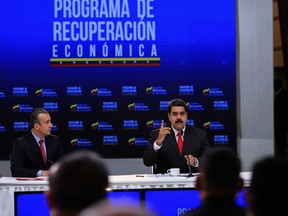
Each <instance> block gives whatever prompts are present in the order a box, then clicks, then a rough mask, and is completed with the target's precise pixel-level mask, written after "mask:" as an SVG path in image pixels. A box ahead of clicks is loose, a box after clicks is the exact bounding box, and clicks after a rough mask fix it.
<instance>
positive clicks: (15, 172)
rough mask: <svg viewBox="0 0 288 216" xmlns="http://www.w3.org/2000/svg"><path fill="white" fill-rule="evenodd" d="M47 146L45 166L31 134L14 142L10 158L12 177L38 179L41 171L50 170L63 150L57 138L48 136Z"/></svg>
mask: <svg viewBox="0 0 288 216" xmlns="http://www.w3.org/2000/svg"><path fill="white" fill-rule="evenodd" d="M45 144H46V152H47V163H46V164H44V161H43V157H42V154H41V151H40V148H39V146H38V144H37V142H36V140H35V138H34V137H33V135H32V133H31V132H29V133H27V134H25V135H24V136H22V137H20V138H18V139H16V140H14V142H13V148H12V154H11V156H10V162H11V167H10V168H11V173H12V176H13V177H36V176H37V172H38V171H39V170H48V169H49V168H50V166H51V165H52V164H53V163H54V162H55V161H57V160H58V159H59V158H60V157H61V156H62V155H63V148H62V145H61V142H60V139H59V138H58V137H57V136H55V135H48V136H46V137H45Z"/></svg>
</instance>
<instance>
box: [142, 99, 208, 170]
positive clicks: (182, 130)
mask: <svg viewBox="0 0 288 216" xmlns="http://www.w3.org/2000/svg"><path fill="white" fill-rule="evenodd" d="M187 116H188V107H187V105H186V102H185V101H183V100H181V99H174V100H172V101H170V102H169V105H168V119H169V121H170V124H171V125H168V126H164V121H163V120H162V123H161V127H160V129H156V130H153V131H151V132H150V135H149V143H148V146H147V147H146V149H145V150H144V155H143V162H144V164H145V165H146V166H154V167H155V170H154V172H155V173H166V172H167V169H170V168H180V173H189V168H188V164H190V165H191V171H192V172H198V167H199V163H200V158H201V156H202V155H203V153H204V152H205V151H206V150H208V149H209V148H210V146H209V142H208V139H207V133H206V131H204V130H202V129H200V128H196V127H191V126H189V125H187V124H186V121H187ZM179 139H181V140H182V146H181V144H180V146H181V147H179V146H178V144H177V143H178V140H179Z"/></svg>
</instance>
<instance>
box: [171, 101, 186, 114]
mask: <svg viewBox="0 0 288 216" xmlns="http://www.w3.org/2000/svg"><path fill="white" fill-rule="evenodd" d="M173 106H182V107H184V108H185V112H188V107H187V104H186V102H185V101H183V100H181V99H178V98H177V99H174V100H171V101H170V102H169V104H168V113H171V109H172V107H173Z"/></svg>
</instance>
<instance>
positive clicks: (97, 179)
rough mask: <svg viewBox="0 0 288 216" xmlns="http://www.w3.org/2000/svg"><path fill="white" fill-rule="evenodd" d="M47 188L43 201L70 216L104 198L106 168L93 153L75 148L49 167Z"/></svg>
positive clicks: (106, 182) (106, 179)
mask: <svg viewBox="0 0 288 216" xmlns="http://www.w3.org/2000/svg"><path fill="white" fill-rule="evenodd" d="M49 187H50V189H49V191H48V192H47V200H48V203H49V206H50V208H51V209H52V211H54V212H61V214H58V215H65V214H64V213H65V212H66V213H67V215H73V213H77V212H80V211H81V210H83V209H84V208H85V207H87V206H89V205H90V204H92V203H95V202H98V201H101V200H104V199H106V194H107V192H106V188H107V187H108V171H107V169H106V166H105V164H104V162H103V161H102V159H101V157H100V156H99V155H98V154H97V153H95V152H93V151H89V150H79V151H75V152H72V153H70V154H68V155H67V156H65V157H63V158H62V160H61V161H59V162H57V163H55V164H54V165H53V166H52V167H51V170H50V173H49Z"/></svg>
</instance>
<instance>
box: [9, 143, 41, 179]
mask: <svg viewBox="0 0 288 216" xmlns="http://www.w3.org/2000/svg"><path fill="white" fill-rule="evenodd" d="M23 146H24V145H23V143H22V142H21V141H20V140H19V139H16V140H15V141H14V142H13V148H12V154H11V156H10V164H11V167H10V168H11V173H12V176H13V177H36V176H37V172H38V169H28V168H25V155H24V149H23Z"/></svg>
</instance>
